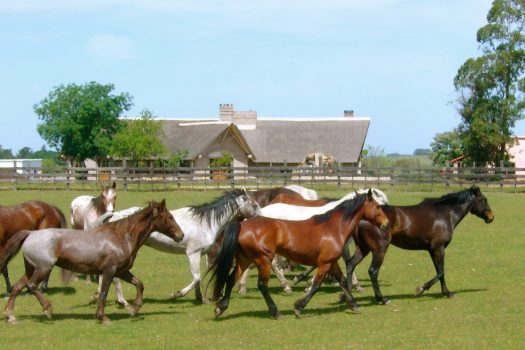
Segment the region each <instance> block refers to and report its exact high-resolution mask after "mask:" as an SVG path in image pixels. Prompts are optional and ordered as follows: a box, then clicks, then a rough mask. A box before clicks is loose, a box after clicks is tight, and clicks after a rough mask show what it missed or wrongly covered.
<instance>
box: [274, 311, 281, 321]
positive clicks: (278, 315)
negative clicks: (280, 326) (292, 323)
mask: <svg viewBox="0 0 525 350" xmlns="http://www.w3.org/2000/svg"><path fill="white" fill-rule="evenodd" d="M273 318H274V319H276V320H282V319H283V318H284V317H283V315H282V314H281V313H280V312H278V313H277V314H275V315H274V316H273Z"/></svg>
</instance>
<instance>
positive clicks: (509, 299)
mask: <svg viewBox="0 0 525 350" xmlns="http://www.w3.org/2000/svg"><path fill="white" fill-rule="evenodd" d="M80 194H84V193H80V192H67V191H57V192H53V191H46V192H37V191H18V192H0V203H2V204H4V205H7V204H14V203H18V202H22V201H25V200H30V199H41V200H45V201H48V202H51V203H54V204H56V205H58V206H59V207H60V208H62V210H63V211H64V213H67V214H66V215H67V216H68V214H69V209H68V207H69V203H70V202H71V200H72V199H73V198H74V197H75V196H77V195H80ZM92 194H93V195H96V194H97V193H92ZM320 194H321V195H322V196H330V197H336V196H339V195H342V194H343V192H322V193H320ZM387 194H388V196H389V200H390V203H391V204H397V205H402V204H412V203H417V202H419V201H420V200H421V199H422V198H423V197H424V196H428V194H423V193H416V192H403V193H401V192H388V193H387ZM440 194H442V193H439V194H438V193H433V194H432V196H438V195H440ZM218 195H219V193H218V192H169V193H162V192H153V193H148V192H134V193H124V192H119V193H118V199H117V208H126V207H129V206H133V205H141V204H144V203H145V202H146V201H147V200H150V199H161V198H163V197H166V198H167V201H168V205H169V206H170V207H171V208H178V207H181V206H186V205H190V204H197V203H203V202H206V201H208V200H211V199H212V198H214V197H216V196H218ZM486 196H487V198H488V200H489V203H490V205H491V206H492V209H493V210H494V212H495V214H496V218H495V221H494V222H493V223H492V224H490V225H487V224H485V223H484V222H483V221H482V220H480V219H478V218H476V217H474V216H472V215H469V216H467V218H466V219H465V220H464V221H463V222H462V223H460V225H459V226H458V228H457V230H456V231H455V235H454V239H453V241H452V243H451V244H450V246H449V247H448V248H447V258H446V272H447V275H446V277H447V284H448V286H449V288H450V289H451V290H452V291H454V292H456V293H457V294H456V297H455V298H453V299H446V298H443V297H441V294H440V288H439V285H438V284H437V285H435V286H434V287H433V288H432V289H431V290H430V291H428V292H427V293H426V294H424V295H423V296H421V297H418V298H416V297H414V296H413V293H414V290H415V287H416V286H419V285H421V284H422V283H423V282H426V281H427V280H429V279H430V278H431V277H433V276H434V274H435V272H434V268H433V265H432V262H431V260H430V258H429V257H428V254H427V253H426V252H417V251H403V250H400V249H398V248H395V247H391V248H390V249H389V252H388V254H387V256H386V259H385V262H384V264H383V267H382V269H381V272H380V276H379V280H380V284H381V288H382V291H383V294H384V295H385V297H387V298H390V299H391V300H392V302H391V303H390V304H389V305H386V306H379V305H377V304H375V302H374V301H373V292H372V289H371V286H370V283H369V279H368V274H367V269H368V264H369V263H370V257H368V258H367V259H366V260H365V261H364V262H363V263H362V264H361V265H359V266H358V268H357V275H358V278H359V279H360V280H361V281H362V284H363V285H364V287H365V291H364V292H362V293H360V294H355V296H356V298H357V301H358V302H359V303H360V304H361V306H362V307H361V313H360V314H353V313H351V312H350V311H349V310H348V309H347V307H346V306H344V305H340V304H338V303H336V301H337V299H338V296H339V291H338V289H337V288H336V287H332V286H323V287H322V288H321V290H320V291H319V292H318V293H317V294H316V295H315V297H314V298H313V299H312V301H311V302H310V303H309V305H308V306H307V307H306V309H305V310H304V313H303V316H302V317H301V319H296V318H295V316H294V315H293V312H292V309H293V302H294V301H295V300H296V299H297V298H299V297H300V296H301V295H302V289H303V286H300V287H295V288H294V292H293V294H292V295H284V294H283V293H282V291H281V288H280V287H279V286H278V283H277V281H276V279H275V278H272V279H271V281H270V283H271V293H272V296H274V299H275V302H276V303H277V305H278V306H279V308H280V310H281V312H282V313H283V314H284V316H285V318H284V320H281V321H275V320H273V319H271V318H270V316H269V314H268V311H267V308H266V304H265V303H264V300H263V299H262V296H261V294H260V293H259V291H258V290H257V288H256V273H252V275H251V277H250V280H249V285H248V287H249V290H248V294H247V295H246V296H239V295H238V294H234V295H233V298H232V300H231V303H230V308H229V309H228V310H227V311H226V313H225V314H224V315H223V316H222V317H221V318H220V319H219V320H214V319H213V305H197V304H196V303H195V302H194V297H193V295H188V296H186V297H184V298H182V299H179V300H176V301H173V300H169V299H168V294H169V293H171V292H173V291H175V290H178V289H179V288H180V287H182V286H185V285H186V284H188V283H189V282H190V280H191V275H190V272H189V269H188V262H187V260H186V257H185V256H181V255H178V256H175V255H168V254H164V253H160V252H157V251H154V250H153V249H151V248H149V247H144V248H142V250H141V251H139V255H138V258H137V260H136V263H135V266H134V268H133V272H134V274H136V275H137V277H139V278H140V279H141V280H142V281H143V282H144V285H145V298H146V300H145V304H144V306H143V307H142V309H141V312H140V313H139V315H138V316H137V317H134V318H131V317H130V316H128V314H127V313H126V311H125V310H124V309H120V308H118V307H117V306H116V304H115V302H114V300H115V296H114V292H113V289H111V290H110V294H109V297H108V304H107V307H106V312H107V314H108V316H109V317H110V318H111V319H112V321H113V322H112V324H111V325H109V326H102V325H100V324H98V323H97V322H96V321H95V320H94V313H95V306H93V305H88V303H87V301H88V299H89V297H90V296H91V294H92V292H93V291H94V289H95V285H93V284H89V283H85V282H83V281H77V282H73V283H72V284H70V285H69V286H63V285H62V284H61V283H60V281H59V278H58V272H56V271H55V272H53V274H52V276H51V280H50V287H51V289H50V291H49V298H50V299H51V301H52V302H53V309H54V318H53V320H52V321H48V320H47V319H46V318H45V317H44V316H43V315H42V313H41V308H40V305H39V304H38V302H37V300H36V299H35V298H34V297H33V296H31V295H27V294H24V295H22V296H20V297H19V298H18V299H17V304H16V307H15V315H16V316H17V318H18V324H17V325H14V326H11V325H7V324H0V349H7V348H8V347H9V348H12V349H15V348H16V349H29V348H33V349H56V350H58V349H109V348H111V349H135V348H140V349H158V348H181V349H186V348H212V349H213V348H220V349H225V348H248V349H254V348H257V349H267V348H276V349H288V348H290V349H292V348H294V349H295V348H307V349H313V348H315V349H438V348H439V349H447V348H448V349H488V348H490V349H518V348H523V346H524V344H525V341H524V330H525V321H524V315H525V306H524V302H523V300H524V299H523V298H524V297H523V292H524V291H525V273H524V272H525V271H524V269H525V216H524V215H523V208H524V207H525V195H523V194H508V193H496V192H489V193H486ZM202 270H203V272H204V270H205V268H204V265H203V267H202ZM10 274H11V279H12V280H13V281H16V279H18V278H19V277H20V276H21V274H22V258H21V256H17V257H16V258H15V259H14V260H13V262H12V263H11V264H10ZM0 281H1V282H0V288H1V290H4V288H5V285H4V283H3V280H2V279H0ZM125 293H126V296H127V297H128V299H132V298H133V297H134V294H135V291H134V289H133V288H132V287H131V286H125ZM4 304H5V301H4ZM2 307H3V305H2Z"/></svg>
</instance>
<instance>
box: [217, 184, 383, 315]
mask: <svg viewBox="0 0 525 350" xmlns="http://www.w3.org/2000/svg"><path fill="white" fill-rule="evenodd" d="M361 219H364V220H370V221H371V222H373V223H374V224H375V225H377V226H381V227H382V228H383V229H384V228H385V227H386V226H387V225H388V219H387V218H386V216H385V214H384V213H383V211H382V210H381V208H380V206H379V204H378V203H377V202H376V201H375V200H374V198H373V197H372V192H371V191H368V193H366V194H362V195H358V196H356V197H355V198H354V199H350V200H347V201H344V202H342V203H341V204H339V205H338V206H337V207H335V208H334V209H332V210H330V211H328V212H326V213H324V214H320V215H316V216H314V217H312V218H310V219H307V220H301V221H291V220H281V219H271V218H266V217H262V216H256V217H253V218H250V219H248V220H245V221H243V222H241V223H234V224H231V225H229V226H227V227H226V229H225V232H224V241H223V244H222V248H221V251H220V252H219V256H218V257H217V260H216V261H215V262H214V264H213V265H212V266H211V267H210V271H211V272H212V277H211V282H214V284H213V299H214V300H218V299H219V298H220V297H221V295H222V291H223V289H224V288H225V287H226V289H225V292H224V295H223V297H222V298H221V299H220V300H219V301H218V302H217V304H216V308H215V316H216V317H218V316H220V315H221V314H222V313H223V312H224V311H226V309H227V308H228V304H229V300H230V296H231V291H232V289H233V286H234V285H235V282H237V280H238V279H239V278H240V277H241V275H242V273H243V272H244V270H246V269H247V268H248V266H250V264H251V263H252V262H254V263H255V265H256V266H257V269H258V271H259V280H258V283H257V286H258V288H259V290H260V291H261V293H262V295H263V297H264V299H265V301H266V304H267V306H268V310H269V312H270V314H271V315H272V316H273V317H274V318H276V319H278V318H281V314H280V313H279V311H278V309H277V306H276V305H275V303H274V301H273V300H272V297H271V296H270V294H269V291H268V279H269V277H270V276H269V275H270V270H271V263H272V259H273V258H274V256H275V254H279V255H282V256H284V257H287V258H289V259H291V260H293V261H296V262H298V263H301V264H304V265H310V266H312V265H314V266H317V273H316V276H315V278H314V283H313V285H312V288H311V289H310V291H309V292H308V293H307V294H306V296H305V297H304V298H302V299H299V300H297V301H296V302H295V304H294V312H295V315H296V316H297V317H299V316H300V315H301V312H302V310H303V309H304V307H305V306H306V305H307V303H308V302H309V300H310V299H311V298H312V297H313V295H314V294H315V293H316V292H317V290H318V289H319V286H320V285H321V283H322V282H323V280H324V277H325V275H326V274H327V273H328V272H331V273H333V274H334V275H335V276H336V279H337V280H338V282H339V284H340V286H341V288H342V289H343V291H344V292H345V295H346V296H347V302H348V304H349V305H350V307H352V308H353V305H354V304H355V301H354V300H353V298H352V295H351V293H350V292H349V291H348V289H347V288H346V287H347V285H346V282H345V281H344V278H343V274H342V271H341V269H340V268H339V264H338V262H337V261H338V259H339V257H340V256H341V254H342V253H343V247H344V245H345V243H346V241H347V240H348V239H349V238H350V236H351V235H352V232H353V231H354V229H355V228H356V227H357V225H358V223H359V221H360V220H361ZM234 259H235V261H236V265H235V268H234V270H233V271H232V272H231V273H230V270H231V268H232V265H233V260H234Z"/></svg>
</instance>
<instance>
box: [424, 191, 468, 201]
mask: <svg viewBox="0 0 525 350" xmlns="http://www.w3.org/2000/svg"><path fill="white" fill-rule="evenodd" d="M470 195H471V189H466V190H463V191H459V192H454V193H448V194H445V195H443V196H441V197H438V198H425V199H423V201H422V202H421V204H431V205H453V204H457V203H465V202H466V201H468V200H469V199H470Z"/></svg>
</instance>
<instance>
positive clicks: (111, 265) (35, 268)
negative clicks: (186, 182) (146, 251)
mask: <svg viewBox="0 0 525 350" xmlns="http://www.w3.org/2000/svg"><path fill="white" fill-rule="evenodd" d="M154 231H156V232H162V233H163V234H164V235H166V236H167V237H169V239H172V240H174V241H180V240H182V239H183V237H184V234H183V233H182V230H181V229H180V227H179V226H178V225H177V222H176V221H175V219H174V218H173V215H171V213H170V212H169V211H168V210H167V209H166V202H165V201H164V200H163V201H162V202H160V203H156V202H151V203H150V204H149V205H148V206H147V207H146V208H144V209H142V210H140V211H139V212H137V213H135V214H134V215H131V216H129V217H128V218H126V219H123V220H120V221H118V222H114V223H108V224H105V225H102V226H100V227H97V228H94V229H91V230H75V229H57V228H49V229H44V230H38V231H29V230H22V231H18V233H16V234H15V235H14V236H13V238H12V239H11V240H10V241H9V243H8V245H7V246H6V249H5V250H4V252H3V253H2V254H0V267H4V266H5V264H6V263H7V262H8V261H9V259H10V258H11V257H12V256H13V255H14V254H16V253H17V252H18V251H19V250H20V249H22V251H23V253H24V261H25V274H24V276H22V278H20V280H19V281H18V282H17V283H16V284H15V285H14V287H13V290H12V291H11V294H10V295H9V300H8V301H7V304H6V307H5V312H4V314H5V318H6V321H7V322H8V323H15V322H16V318H15V316H14V315H13V308H14V303H15V299H16V297H17V295H18V294H19V293H20V291H22V289H24V288H25V287H27V289H28V290H29V292H31V293H32V294H33V295H34V296H35V297H36V298H37V299H38V301H39V302H40V305H41V306H42V310H43V312H44V315H45V316H47V317H48V318H49V319H51V318H52V313H53V311H52V306H51V303H50V302H49V300H47V299H46V298H45V297H44V295H43V294H42V292H41V291H40V290H39V289H37V286H38V284H39V283H40V282H41V281H42V280H43V279H45V278H46V277H48V276H49V274H50V273H51V270H52V269H53V266H55V265H57V266H60V267H62V268H65V269H68V270H71V271H75V272H78V273H86V274H98V275H102V276H103V277H102V280H103V283H102V285H103V287H102V292H101V293H100V296H99V299H98V307H97V311H96V313H95V317H96V319H97V320H99V321H100V322H102V323H109V319H108V318H107V316H106V315H105V313H104V305H105V301H106V296H107V293H108V289H109V286H110V284H111V280H112V279H113V277H114V276H118V277H119V278H121V279H123V280H124V281H126V282H128V283H131V284H133V285H134V286H135V288H136V289H137V297H136V298H135V301H134V302H133V305H131V306H129V307H128V311H129V313H130V314H131V315H132V316H135V315H136V314H137V313H138V311H139V309H140V307H141V306H142V304H143V299H142V293H143V290H144V285H143V284H142V282H141V281H140V280H139V279H138V278H137V277H135V276H134V275H133V274H132V273H131V271H130V269H131V268H132V266H133V263H134V261H135V258H136V255H137V252H138V250H139V249H140V247H141V246H142V245H143V244H144V242H145V241H146V239H147V238H148V236H149V235H150V234H151V233H152V232H154Z"/></svg>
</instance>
